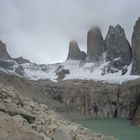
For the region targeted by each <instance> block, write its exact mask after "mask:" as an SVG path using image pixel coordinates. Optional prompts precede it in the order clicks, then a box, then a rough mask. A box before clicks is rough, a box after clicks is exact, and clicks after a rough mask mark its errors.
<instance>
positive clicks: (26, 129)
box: [0, 83, 114, 140]
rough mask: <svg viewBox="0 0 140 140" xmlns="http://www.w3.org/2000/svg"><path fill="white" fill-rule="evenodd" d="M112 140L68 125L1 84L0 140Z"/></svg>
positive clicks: (73, 125)
mask: <svg viewBox="0 0 140 140" xmlns="http://www.w3.org/2000/svg"><path fill="white" fill-rule="evenodd" d="M25 139H26V140H66V139H67V140H114V138H113V137H107V136H104V135H101V134H97V133H95V132H92V131H90V130H88V129H86V128H83V127H82V126H80V125H77V124H75V123H72V122H71V121H67V120H65V119H63V118H62V117H60V116H59V115H57V114H56V113H55V112H54V111H52V110H50V109H49V107H48V106H47V105H46V104H41V103H38V102H35V101H33V100H31V99H30V98H27V97H25V96H23V95H21V93H19V92H18V91H17V90H16V89H15V88H14V87H13V86H8V85H4V84H2V83H0V140H25Z"/></svg>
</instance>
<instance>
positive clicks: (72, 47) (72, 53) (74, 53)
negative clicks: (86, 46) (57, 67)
mask: <svg viewBox="0 0 140 140" xmlns="http://www.w3.org/2000/svg"><path fill="white" fill-rule="evenodd" d="M85 57H86V54H85V52H82V51H81V50H80V49H79V46H78V44H77V42H76V41H75V40H72V41H70V43H69V53H68V57H67V60H84V59H85Z"/></svg>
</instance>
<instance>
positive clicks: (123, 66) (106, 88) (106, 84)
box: [0, 18, 140, 140]
mask: <svg viewBox="0 0 140 140" xmlns="http://www.w3.org/2000/svg"><path fill="white" fill-rule="evenodd" d="M139 25H140V18H139V19H138V20H137V21H136V24H135V27H134V32H133V35H132V46H130V44H129V42H128V40H127V38H126V35H125V31H124V29H123V28H122V27H121V26H120V25H116V26H115V27H113V26H110V27H109V30H108V33H107V35H106V37H105V39H104V38H103V36H102V33H101V30H100V29H99V28H98V27H95V28H92V29H90V30H89V31H88V33H87V54H86V53H85V52H83V51H81V50H80V48H79V46H78V43H77V42H76V41H74V40H72V41H70V43H69V52H68V57H67V60H66V61H65V62H62V63H56V64H42V65H38V64H36V63H32V62H31V61H29V60H27V59H25V58H22V57H19V58H12V57H11V56H10V55H9V54H8V52H7V48H6V45H5V44H4V43H3V42H2V41H0V128H1V129H0V138H2V139H3V140H4V139H5V140H6V139H9V140H14V139H15V138H17V137H20V139H21V140H23V139H27V140H28V139H36V140H43V139H44V140H45V139H46V140H50V139H54V140H62V139H68V140H82V139H84V140H90V139H91V138H93V139H99V140H114V138H112V137H107V136H104V135H102V134H97V133H95V132H91V131H90V130H88V129H85V128H83V127H81V126H79V125H77V124H75V123H72V122H71V121H68V120H65V119H64V118H70V119H72V118H84V117H86V118H87V117H88V118H97V119H99V118H100V119H101V118H116V117H119V118H127V119H132V122H133V124H134V125H136V126H140V92H139V91H140V75H139V73H140V69H139V63H140V61H139V55H140V52H139V47H140V46H139V45H140V43H139V38H140V34H139V30H140V26H139ZM135 74H137V75H135ZM52 110H55V112H54V111H52ZM58 114H59V115H58Z"/></svg>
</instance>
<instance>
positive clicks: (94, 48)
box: [86, 27, 105, 62]
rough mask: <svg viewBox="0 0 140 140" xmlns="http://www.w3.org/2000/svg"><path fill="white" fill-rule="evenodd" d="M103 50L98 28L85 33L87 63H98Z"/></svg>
mask: <svg viewBox="0 0 140 140" xmlns="http://www.w3.org/2000/svg"><path fill="white" fill-rule="evenodd" d="M104 50H105V44H104V39H103V36H102V33H101V31H100V29H99V28H98V27H95V28H92V29H90V30H89V31H88V33H87V58H86V60H87V61H93V62H96V61H100V60H101V58H102V55H103V52H104Z"/></svg>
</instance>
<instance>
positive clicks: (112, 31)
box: [105, 24, 125, 39]
mask: <svg viewBox="0 0 140 140" xmlns="http://www.w3.org/2000/svg"><path fill="white" fill-rule="evenodd" d="M110 35H116V36H115V37H121V36H125V31H124V29H123V28H122V27H121V25H119V24H117V25H115V27H114V26H112V25H110V26H109V30H108V33H107V35H106V37H105V39H108V38H110V37H111V36H110Z"/></svg>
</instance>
